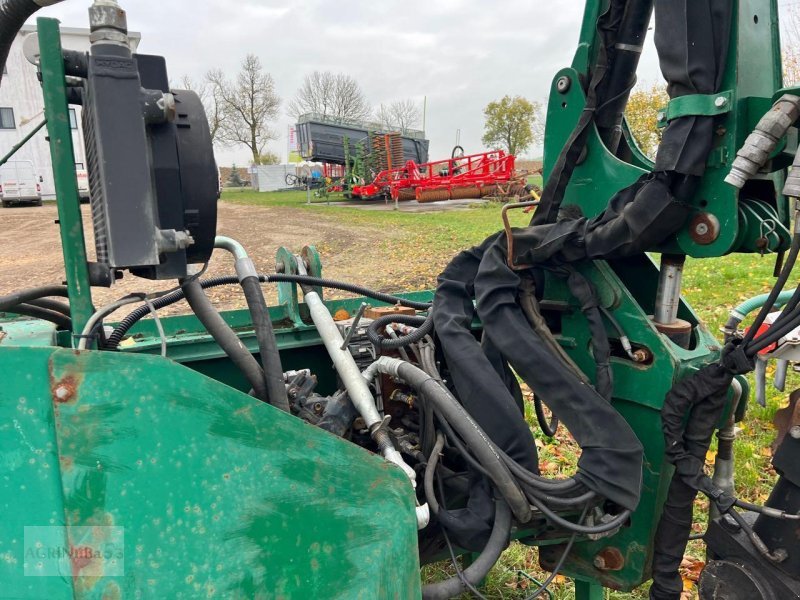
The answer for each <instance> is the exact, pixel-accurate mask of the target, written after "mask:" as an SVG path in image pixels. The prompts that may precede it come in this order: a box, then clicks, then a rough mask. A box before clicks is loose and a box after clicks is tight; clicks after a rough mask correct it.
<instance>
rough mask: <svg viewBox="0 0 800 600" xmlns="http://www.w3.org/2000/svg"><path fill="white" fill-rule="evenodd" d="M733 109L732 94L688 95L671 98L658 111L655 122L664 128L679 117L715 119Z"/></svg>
mask: <svg viewBox="0 0 800 600" xmlns="http://www.w3.org/2000/svg"><path fill="white" fill-rule="evenodd" d="M732 109H733V92H731V91H730V90H727V91H724V92H719V93H718V94H690V95H688V96H679V97H677V98H673V99H672V100H670V101H669V104H667V107H666V108H665V109H664V110H661V111H659V113H658V116H657V118H656V121H657V123H658V126H659V127H666V126H667V124H668V123H669V122H670V121H672V120H673V119H679V118H681V117H716V116H717V115H724V114H725V113H729V112H730V111H731V110H732Z"/></svg>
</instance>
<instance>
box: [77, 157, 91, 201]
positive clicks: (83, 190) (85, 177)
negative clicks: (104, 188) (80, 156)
mask: <svg viewBox="0 0 800 600" xmlns="http://www.w3.org/2000/svg"><path fill="white" fill-rule="evenodd" d="M75 175H76V176H77V178H78V196H79V197H80V199H81V202H89V198H90V196H91V193H90V191H89V171H87V170H86V169H84V168H83V163H75Z"/></svg>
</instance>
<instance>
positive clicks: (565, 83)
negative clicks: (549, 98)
mask: <svg viewBox="0 0 800 600" xmlns="http://www.w3.org/2000/svg"><path fill="white" fill-rule="evenodd" d="M571 85H572V80H571V79H570V78H569V77H567V76H566V75H564V76H562V77H559V78H558V81H556V90H558V92H559V93H560V94H564V93H566V92H567V91H568V90H569V88H570V86H571Z"/></svg>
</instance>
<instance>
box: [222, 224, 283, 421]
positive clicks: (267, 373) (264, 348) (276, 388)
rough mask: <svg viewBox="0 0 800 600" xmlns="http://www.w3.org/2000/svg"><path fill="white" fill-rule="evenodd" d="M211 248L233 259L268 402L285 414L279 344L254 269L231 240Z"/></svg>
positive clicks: (247, 258)
mask: <svg viewBox="0 0 800 600" xmlns="http://www.w3.org/2000/svg"><path fill="white" fill-rule="evenodd" d="M214 247H215V248H220V249H222V250H227V251H228V252H230V253H231V254H232V255H233V257H234V259H235V262H234V266H235V268H236V275H237V277H238V278H239V282H240V284H241V286H242V291H243V292H244V297H245V300H246V301H247V308H248V309H249V311H250V319H251V320H252V321H253V329H254V330H255V334H256V339H257V340H258V351H259V355H260V356H261V367H262V369H263V373H264V383H265V385H266V389H267V401H268V402H269V403H270V404H272V405H273V406H275V407H276V408H280V409H281V410H282V411H284V412H287V413H288V412H291V408H290V407H289V398H288V397H287V395H286V385H285V383H284V381H283V366H282V365H281V355H280V353H279V352H278V341H277V339H276V338H275V330H274V329H273V328H272V319H271V318H270V316H269V309H268V308H267V302H266V300H265V299H264V292H263V291H262V290H261V283H260V281H259V277H258V272H257V271H256V267H255V265H254V264H253V261H252V260H251V259H250V257H249V256H248V255H247V252H246V251H245V249H244V246H242V245H241V244H240V243H239V242H237V241H236V240H234V239H232V238H228V237H224V236H217V237H216V239H215V240H214Z"/></svg>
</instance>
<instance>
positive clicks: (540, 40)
mask: <svg viewBox="0 0 800 600" xmlns="http://www.w3.org/2000/svg"><path fill="white" fill-rule="evenodd" d="M788 3H792V0H788ZM89 4H90V2H89V1H88V0H85V1H78V0H70V1H69V2H64V3H62V4H58V5H55V6H53V7H49V8H46V9H43V10H41V11H40V12H39V15H44V16H54V17H57V18H59V19H60V20H61V22H62V24H63V25H65V26H72V27H87V12H86V11H87V8H88V6H89ZM120 4H121V5H122V7H123V8H125V9H126V10H127V11H128V23H129V26H130V28H131V30H136V31H140V32H141V33H142V43H141V46H140V48H139V50H140V52H143V53H148V54H159V55H163V56H165V57H166V58H167V66H168V68H169V73H170V77H171V79H172V80H173V81H175V82H177V81H179V80H180V79H181V77H182V76H183V75H189V76H190V77H192V78H194V79H200V78H202V76H203V74H204V73H205V72H206V71H208V69H210V68H215V67H219V68H222V69H224V70H225V71H227V72H229V73H230V74H232V75H233V74H235V73H236V72H237V70H238V65H239V63H240V61H241V60H242V58H243V57H244V56H245V55H246V54H247V53H251V52H252V53H254V54H256V55H257V56H259V57H260V58H261V61H262V63H263V65H264V67H265V69H266V70H267V71H268V72H269V73H270V74H271V75H272V77H273V78H274V80H275V84H276V87H277V91H278V93H279V94H280V96H281V98H283V106H282V109H281V116H280V119H279V120H278V121H277V122H276V123H275V124H274V128H275V130H276V131H277V132H278V134H279V139H278V140H277V141H275V142H272V143H271V147H270V149H271V150H272V151H273V152H275V153H277V154H278V155H279V156H281V157H282V158H283V159H285V157H286V144H287V141H286V131H287V127H288V125H289V124H290V123H291V122H292V119H291V118H290V117H289V116H288V115H287V114H286V106H287V105H288V103H289V100H290V99H291V98H292V96H293V95H294V94H295V92H296V91H297V88H298V87H299V86H300V84H301V82H302V79H303V76H304V75H305V74H306V73H309V72H311V71H314V70H320V71H326V70H329V71H334V72H344V73H347V74H349V75H352V76H353V77H355V78H356V79H357V80H358V81H359V82H360V83H361V86H362V88H363V89H364V92H365V93H366V95H367V97H368V98H369V100H370V102H371V103H372V104H373V105H374V106H378V105H380V104H381V103H382V102H383V103H386V102H391V101H392V100H398V99H404V98H412V99H414V100H415V101H417V102H418V103H419V104H420V106H421V105H422V102H423V98H424V97H426V96H427V106H428V110H427V123H426V125H427V127H426V129H427V132H428V137H429V138H430V140H431V158H432V159H438V158H445V157H449V155H450V151H451V149H452V147H453V145H454V144H455V141H456V134H457V131H458V130H459V129H460V130H461V145H462V146H464V148H465V149H466V150H467V152H479V151H481V150H482V149H483V144H482V143H481V135H482V130H483V107H484V106H485V105H486V104H487V103H488V102H490V101H491V100H494V99H497V98H500V97H502V96H503V95H505V94H510V95H517V94H518V95H521V96H525V97H526V98H528V99H530V100H537V101H540V102H542V103H544V102H545V101H546V98H547V94H548V90H549V87H550V83H551V80H552V78H553V75H554V74H555V73H556V71H558V70H559V69H560V68H562V67H564V66H568V65H569V64H570V62H571V60H572V55H573V53H574V51H575V47H576V45H577V40H578V34H579V31H580V22H581V16H582V12H583V6H584V2H582V1H580V0H502V1H499V2H486V1H485V0H484V1H480V0H436V1H435V2H434V1H430V0H429V1H419V0H338V1H332V0H295V1H293V2H290V1H288V0H282V1H276V0H239V1H238V2H232V1H230V0H208V1H205V0H169V1H164V0H160V1H155V0H136V1H135V2H134V1H132V0H121V1H120ZM659 77H660V74H659V71H658V66H657V60H656V57H655V51H654V50H653V48H652V46H651V44H648V48H647V50H646V51H645V56H644V58H643V63H642V67H641V68H640V72H639V79H640V82H643V83H653V82H656V81H658V80H659ZM540 152H541V150H540V149H538V148H533V149H531V150H530V152H529V154H531V155H537V154H539V153H540ZM217 157H218V161H219V163H220V164H221V165H223V166H224V165H229V164H230V163H231V162H233V161H237V162H238V163H239V164H240V165H245V164H248V162H249V158H248V157H249V151H248V150H247V149H246V148H242V147H239V148H219V149H218V151H217Z"/></svg>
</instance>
